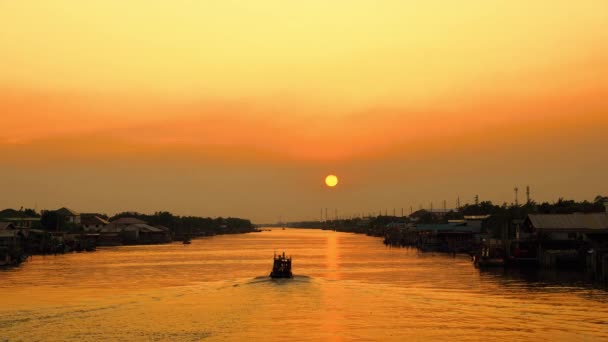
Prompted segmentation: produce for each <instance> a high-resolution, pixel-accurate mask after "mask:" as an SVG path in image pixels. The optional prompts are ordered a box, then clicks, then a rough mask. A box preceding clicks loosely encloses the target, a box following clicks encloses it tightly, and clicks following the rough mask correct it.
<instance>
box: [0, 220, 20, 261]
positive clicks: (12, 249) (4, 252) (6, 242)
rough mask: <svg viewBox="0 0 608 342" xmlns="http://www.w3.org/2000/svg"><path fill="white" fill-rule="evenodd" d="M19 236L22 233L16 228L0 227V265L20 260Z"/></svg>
mask: <svg viewBox="0 0 608 342" xmlns="http://www.w3.org/2000/svg"><path fill="white" fill-rule="evenodd" d="M9 225H12V224H9ZM21 238H22V233H21V231H19V230H17V229H14V228H12V229H0V266H7V265H15V264H18V263H19V262H20V261H21V259H22V257H23V251H22V249H21V241H22V240H21Z"/></svg>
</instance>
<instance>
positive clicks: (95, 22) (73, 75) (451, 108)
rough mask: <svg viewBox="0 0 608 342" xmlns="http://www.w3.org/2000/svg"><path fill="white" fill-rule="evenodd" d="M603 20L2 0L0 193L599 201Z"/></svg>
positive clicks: (267, 203) (361, 208) (188, 203)
mask: <svg viewBox="0 0 608 342" xmlns="http://www.w3.org/2000/svg"><path fill="white" fill-rule="evenodd" d="M606 24H608V3H606V2H605V1H579V2H577V3H576V4H573V3H572V2H570V1H536V2H534V3H529V2H525V1H508V2H507V1H472V0H470V1H459V2H445V1H428V2H425V3H424V4H421V3H419V2H415V1H381V2H372V1H334V2H332V3H326V2H323V1H316V0H314V1H308V2H306V3H297V4H296V3H284V2H279V1H261V2H256V3H255V4H254V3H252V2H246V1H222V2H211V1H200V2H180V3H175V2H170V1H130V2H128V3H124V2H122V1H115V0H111V1H104V2H99V3H97V2H94V3H90V2H86V3H85V2H81V1H74V0H72V1H70V0H57V1H52V2H51V1H49V2H41V3H34V2H3V3H0V32H1V33H0V60H1V61H2V63H0V113H1V114H2V120H1V121H2V123H3V127H4V129H3V130H2V131H0V155H1V156H2V158H1V159H0V167H1V169H2V171H1V175H2V177H0V187H2V189H3V190H4V191H3V193H5V194H6V195H5V196H2V197H1V198H0V207H13V208H15V207H16V208H18V207H20V206H24V207H37V208H39V209H40V208H46V209H55V208H58V207H61V206H68V207H70V208H73V209H75V210H77V211H82V212H90V211H95V212H105V213H108V214H112V213H116V212H120V211H127V210H129V211H140V212H153V211H158V210H167V211H171V212H173V213H175V214H179V215H201V216H237V217H244V218H250V219H252V220H253V221H254V222H273V221H276V220H278V218H279V217H282V218H283V219H284V220H305V219H317V218H319V210H320V208H325V207H328V208H338V210H339V212H340V214H345V215H348V214H357V213H368V212H370V211H378V210H384V209H388V210H389V212H390V211H392V209H393V208H397V210H398V211H400V208H406V209H405V210H406V211H409V207H410V206H413V207H414V208H415V209H416V208H418V207H419V205H420V204H422V205H423V206H424V207H428V206H429V204H430V202H433V203H434V204H435V206H437V207H439V206H440V205H441V202H442V201H443V200H446V201H447V202H448V207H453V206H454V205H455V203H456V198H457V197H458V196H459V197H460V199H461V202H462V203H465V202H469V203H470V202H472V201H473V196H474V195H475V194H478V195H479V197H480V199H481V200H492V201H494V202H496V203H503V202H512V201H513V192H512V190H513V187H514V186H519V187H520V189H523V188H524V187H525V186H526V185H530V186H531V188H532V197H533V198H534V199H535V200H537V201H553V200H556V199H557V198H559V197H565V198H574V199H579V200H580V199H588V200H592V199H593V197H594V196H596V195H598V194H605V193H608V184H607V183H606V172H607V171H608V154H607V153H606V150H607V147H608V141H607V140H606V138H605V135H606V134H605V132H606V131H607V128H608V104H607V103H606V101H605V99H606V98H608V62H607V61H608V30H606V29H605V28H606ZM329 174H335V175H337V176H338V177H339V179H340V182H339V184H338V185H337V186H336V187H334V188H328V187H326V186H325V184H324V179H325V177H326V176H327V175H329Z"/></svg>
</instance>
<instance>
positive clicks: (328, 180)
mask: <svg viewBox="0 0 608 342" xmlns="http://www.w3.org/2000/svg"><path fill="white" fill-rule="evenodd" d="M325 184H327V186H328V187H330V188H333V187H334V186H336V185H338V177H337V176H336V175H329V176H327V177H325Z"/></svg>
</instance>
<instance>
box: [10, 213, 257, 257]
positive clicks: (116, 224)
mask: <svg viewBox="0 0 608 342" xmlns="http://www.w3.org/2000/svg"><path fill="white" fill-rule="evenodd" d="M258 231H260V230H259V229H257V228H256V227H255V225H253V224H252V223H251V221H250V220H247V219H241V218H234V217H227V218H223V217H217V218H211V217H197V216H176V215H173V214H171V213H170V212H167V211H161V212H155V213H154V214H141V213H137V212H123V213H119V214H116V215H114V216H112V217H108V216H107V215H105V214H99V213H77V212H75V211H73V210H71V209H69V208H60V209H58V210H52V211H50V210H49V211H42V212H40V213H38V212H36V211H35V210H33V209H23V208H22V209H20V210H14V209H5V210H2V211H0V267H11V266H17V265H19V264H20V263H22V262H24V261H26V260H27V259H28V258H29V257H30V256H33V255H48V254H63V253H70V252H91V251H95V250H96V248H97V247H102V246H122V245H146V244H164V243H171V242H173V241H183V242H184V243H188V242H189V241H190V239H192V238H197V237H204V236H214V235H222V234H241V233H251V232H258Z"/></svg>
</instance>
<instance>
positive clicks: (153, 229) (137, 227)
mask: <svg viewBox="0 0 608 342" xmlns="http://www.w3.org/2000/svg"><path fill="white" fill-rule="evenodd" d="M124 230H125V231H128V232H129V231H140V232H150V233H160V232H163V230H162V229H160V228H156V227H152V226H150V225H147V224H145V223H138V224H132V225H129V226H127V227H125V228H124Z"/></svg>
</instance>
